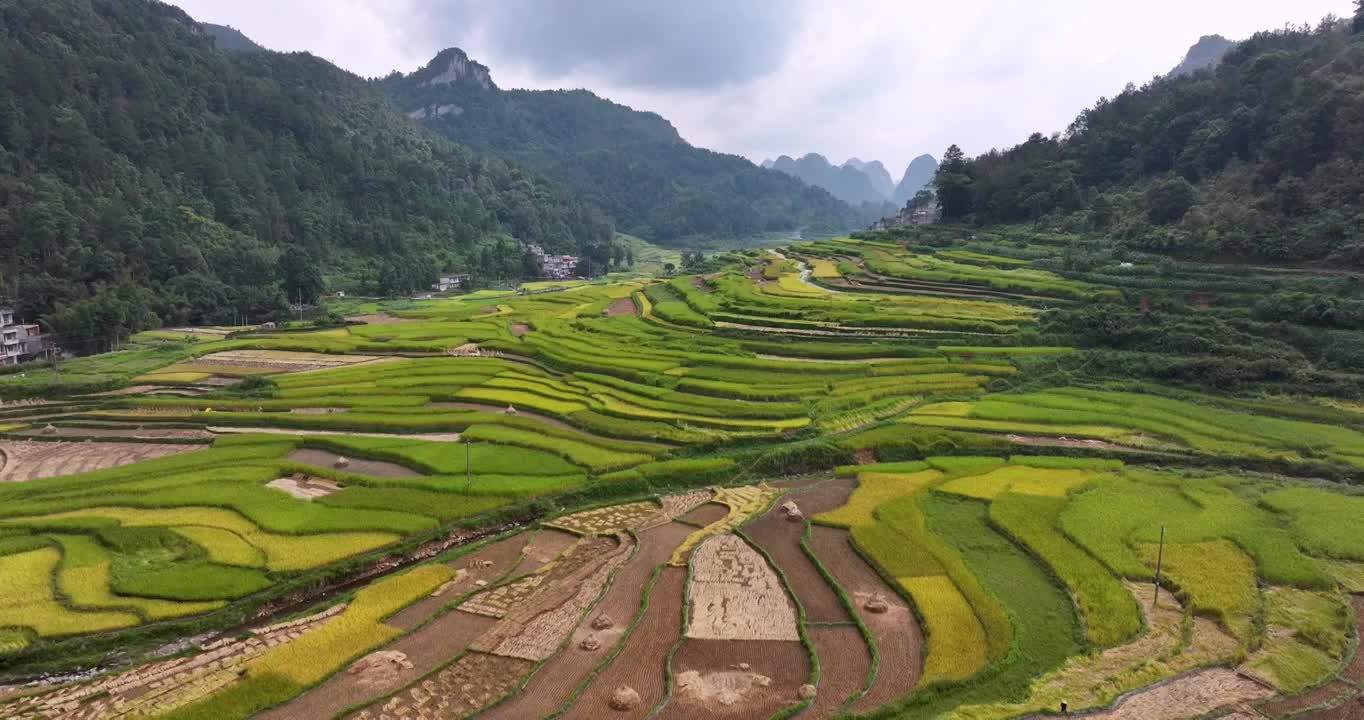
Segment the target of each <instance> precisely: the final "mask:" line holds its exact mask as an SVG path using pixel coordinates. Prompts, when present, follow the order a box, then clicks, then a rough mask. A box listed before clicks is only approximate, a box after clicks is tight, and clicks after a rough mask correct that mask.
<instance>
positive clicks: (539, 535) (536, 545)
mask: <svg viewBox="0 0 1364 720" xmlns="http://www.w3.org/2000/svg"><path fill="white" fill-rule="evenodd" d="M579 539H580V538H579V537H578V536H577V535H574V534H572V533H568V532H564V531H563V530H555V529H554V528H541V529H539V530H536V531H535V534H534V535H532V536H531V539H530V543H528V544H527V545H526V547H525V548H524V549H523V550H522V551H521V555H522V556H523V557H524V558H525V561H526V562H527V563H529V567H532V568H538V567H540V566H541V565H544V564H545V563H547V562H549V561H551V560H553V559H554V558H557V557H559V555H561V554H563V552H564V551H565V550H567V549H569V548H571V547H573V546H574V545H575V544H577V542H578V540H579Z"/></svg>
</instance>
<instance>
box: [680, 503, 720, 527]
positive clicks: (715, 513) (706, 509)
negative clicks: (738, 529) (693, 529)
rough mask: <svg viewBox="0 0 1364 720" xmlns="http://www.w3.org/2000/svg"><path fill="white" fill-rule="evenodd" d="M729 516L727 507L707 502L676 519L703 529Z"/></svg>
mask: <svg viewBox="0 0 1364 720" xmlns="http://www.w3.org/2000/svg"><path fill="white" fill-rule="evenodd" d="M728 514H729V506H727V505H721V504H720V503H717V502H708V503H706V504H704V505H702V506H700V507H698V508H696V509H695V510H692V511H691V512H689V513H687V514H686V515H683V516H681V517H679V518H678V520H681V521H682V522H685V523H690V524H692V525H695V526H697V527H705V526H707V525H709V524H711V523H717V522H720V521H721V520H724V519H725V516H726V515H728Z"/></svg>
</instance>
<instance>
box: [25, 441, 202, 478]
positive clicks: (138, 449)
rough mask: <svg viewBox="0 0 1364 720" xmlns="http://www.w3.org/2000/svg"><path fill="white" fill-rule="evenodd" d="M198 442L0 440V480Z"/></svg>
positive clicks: (94, 465) (108, 463)
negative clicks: (1, 459) (0, 457)
mask: <svg viewBox="0 0 1364 720" xmlns="http://www.w3.org/2000/svg"><path fill="white" fill-rule="evenodd" d="M202 449H203V448H202V447H201V446H198V445H174V444H159V443H119V442H93V441H91V442H62V441H55V442H48V441H42V440H3V441H0V456H3V461H4V466H3V467H0V482H18V481H22V480H36V479H38V478H48V477H57V476H59V475H71V474H73V473H80V472H86V471H89V470H102V469H104V468H111V467H117V466H119V465H127V464H128V463H134V462H138V461H139V460H150V459H152V458H158V457H163V456H166V455H174V454H176V453H182V452H186V451H189V450H202Z"/></svg>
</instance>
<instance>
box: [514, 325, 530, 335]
mask: <svg viewBox="0 0 1364 720" xmlns="http://www.w3.org/2000/svg"><path fill="white" fill-rule="evenodd" d="M529 332H530V325H527V324H526V323H512V324H511V334H512V335H514V336H516V337H523V336H525V335H526V334H528V333H529Z"/></svg>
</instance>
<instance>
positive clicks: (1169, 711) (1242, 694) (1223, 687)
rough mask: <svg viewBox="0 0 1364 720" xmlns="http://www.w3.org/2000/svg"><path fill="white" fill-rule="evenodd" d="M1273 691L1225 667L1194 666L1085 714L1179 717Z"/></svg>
mask: <svg viewBox="0 0 1364 720" xmlns="http://www.w3.org/2000/svg"><path fill="white" fill-rule="evenodd" d="M1273 694H1274V691H1273V690H1270V689H1269V688H1267V687H1265V686H1263V685H1261V684H1259V683H1257V682H1255V681H1253V680H1248V679H1246V678H1244V677H1242V676H1240V675H1238V674H1236V673H1235V672H1234V671H1232V670H1227V669H1226V668H1210V669H1208V670H1197V671H1195V672H1191V673H1189V674H1187V675H1182V676H1180V677H1178V678H1175V679H1174V680H1171V681H1170V682H1167V683H1164V684H1161V685H1157V686H1155V687H1152V688H1148V689H1146V690H1140V691H1138V692H1135V693H1133V694H1131V695H1128V696H1127V697H1125V698H1123V699H1122V700H1121V701H1120V702H1119V703H1118V704H1117V706H1116V707H1114V708H1113V709H1112V710H1107V711H1104V712H1100V713H1095V714H1093V715H1089V716H1088V717H1091V718H1102V719H1103V720H1181V719H1182V718H1192V717H1200V716H1203V715H1206V714H1208V713H1211V712H1213V711H1214V710H1219V709H1222V708H1227V707H1233V706H1237V705H1242V704H1245V703H1249V702H1253V701H1255V700H1263V699H1264V698H1266V697H1269V696H1271V695H1273Z"/></svg>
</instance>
